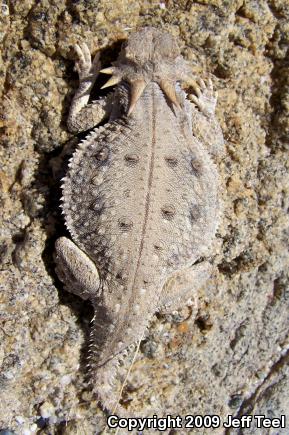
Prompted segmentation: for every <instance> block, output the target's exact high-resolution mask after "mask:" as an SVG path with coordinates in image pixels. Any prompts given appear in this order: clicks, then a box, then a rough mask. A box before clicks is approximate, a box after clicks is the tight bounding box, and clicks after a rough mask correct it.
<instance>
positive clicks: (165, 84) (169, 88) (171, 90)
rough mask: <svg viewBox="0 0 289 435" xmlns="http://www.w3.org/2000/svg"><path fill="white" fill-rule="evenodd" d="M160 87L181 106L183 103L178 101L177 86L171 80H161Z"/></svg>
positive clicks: (171, 99)
mask: <svg viewBox="0 0 289 435" xmlns="http://www.w3.org/2000/svg"><path fill="white" fill-rule="evenodd" d="M159 84H160V87H161V89H162V91H163V92H164V94H165V96H166V97H167V98H168V99H169V100H170V101H171V102H172V103H173V104H174V105H175V106H176V107H177V108H178V109H180V108H181V105H180V103H179V101H178V97H177V94H176V89H175V86H174V85H173V83H172V82H170V81H169V80H161V81H160V83H159Z"/></svg>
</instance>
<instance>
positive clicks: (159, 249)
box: [154, 241, 164, 252]
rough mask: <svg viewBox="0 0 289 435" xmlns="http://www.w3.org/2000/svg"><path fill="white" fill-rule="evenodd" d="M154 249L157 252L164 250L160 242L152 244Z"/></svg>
mask: <svg viewBox="0 0 289 435" xmlns="http://www.w3.org/2000/svg"><path fill="white" fill-rule="evenodd" d="M154 249H155V250H156V251H157V252H160V251H162V250H163V249H164V243H163V242H161V241H158V242H156V243H155V244H154Z"/></svg>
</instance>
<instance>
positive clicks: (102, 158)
mask: <svg viewBox="0 0 289 435" xmlns="http://www.w3.org/2000/svg"><path fill="white" fill-rule="evenodd" d="M108 156H109V150H108V148H107V147H103V148H100V149H99V150H98V151H97V152H96V154H95V155H94V157H95V158H96V160H97V161H98V162H99V163H102V164H103V163H105V162H106V161H107V159H108Z"/></svg>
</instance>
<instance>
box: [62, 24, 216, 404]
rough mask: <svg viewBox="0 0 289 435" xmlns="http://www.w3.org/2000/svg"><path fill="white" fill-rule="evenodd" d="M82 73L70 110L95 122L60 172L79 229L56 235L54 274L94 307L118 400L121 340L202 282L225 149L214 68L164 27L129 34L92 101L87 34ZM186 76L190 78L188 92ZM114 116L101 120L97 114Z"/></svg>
mask: <svg viewBox="0 0 289 435" xmlns="http://www.w3.org/2000/svg"><path fill="white" fill-rule="evenodd" d="M75 49H76V52H77V55H78V60H77V62H76V69H77V71H78V74H79V80H80V85H79V89H78V90H77V92H76V94H75V96H74V98H73V101H72V105H71V109H70V113H69V117H68V127H69V129H70V130H71V131H72V132H79V131H87V130H91V131H90V133H88V135H87V136H86V138H85V140H83V141H82V142H81V143H80V144H79V146H78V148H77V150H76V151H75V153H74V154H73V156H72V158H71V160H70V163H69V170H68V173H67V175H66V177H65V178H64V181H63V186H62V191H63V198H62V209H63V214H64V218H65V222H66V225H67V228H68V230H69V232H70V234H71V237H72V239H73V241H71V240H70V239H68V238H66V237H61V238H59V239H58V240H57V241H56V254H55V259H56V264H57V269H56V270H57V274H58V276H59V278H60V279H61V280H62V281H63V282H64V284H65V287H66V289H67V290H68V291H70V292H72V293H75V294H77V295H79V296H81V297H82V298H83V299H89V300H90V301H91V302H92V304H93V307H94V309H95V316H94V321H93V326H92V330H91V346H92V350H93V352H92V356H91V360H90V366H91V367H92V370H93V373H94V374H93V383H94V388H95V391H96V393H97V395H98V397H99V399H100V401H101V402H102V404H103V406H104V407H106V408H107V409H111V407H112V405H113V400H114V395H113V394H112V386H111V379H112V378H113V376H114V373H115V371H116V370H117V361H118V359H119V357H120V356H121V355H122V354H123V352H124V351H125V350H126V349H127V348H128V347H130V346H131V345H132V344H134V343H135V342H136V341H137V340H138V339H139V337H141V336H142V334H143V333H144V331H145V330H146V328H147V325H148V322H149V320H150V319H151V318H152V316H153V314H154V313H155V312H156V311H157V310H164V311H168V310H174V309H175V308H176V307H179V306H180V305H181V303H185V302H186V300H187V299H188V298H189V297H190V296H191V295H192V294H194V293H196V291H197V289H198V288H199V287H201V286H202V284H204V282H205V281H206V279H207V278H208V277H209V275H210V271H211V266H210V263H209V261H208V260H206V259H205V256H206V254H207V253H208V248H209V246H210V243H211V241H212V239H213V238H214V235H215V232H216V227H217V225H218V220H219V214H220V206H219V198H218V197H219V190H220V189H219V181H218V172H217V168H216V165H215V163H214V162H213V159H212V157H214V156H216V155H217V154H219V153H222V152H223V137H222V132H221V129H220V127H219V124H218V122H217V120H216V118H215V107H216V95H215V94H214V91H213V87H212V82H211V80H210V79H209V80H207V81H206V82H205V81H204V80H202V79H200V80H198V81H194V80H192V77H191V75H192V73H191V67H190V65H189V63H188V62H187V61H186V60H185V59H184V58H183V57H182V56H181V55H180V50H179V48H178V45H177V43H176V41H175V39H174V38H173V37H172V36H171V35H170V34H168V33H166V32H164V31H162V30H158V29H155V28H151V27H146V28H143V29H141V30H140V31H138V32H136V33H134V34H132V35H131V36H130V37H129V39H128V41H127V42H126V43H125V44H124V45H123V47H122V50H121V52H120V55H119V57H118V60H117V61H116V62H115V63H114V64H113V66H112V67H110V68H105V69H104V70H101V72H102V73H104V74H111V75H112V77H111V78H110V79H109V80H108V82H107V83H106V85H105V86H103V87H107V86H113V85H117V86H116V87H115V88H114V90H113V92H112V93H110V94H108V96H107V97H105V98H102V99H99V100H97V101H94V102H92V103H91V104H88V100H89V96H90V92H91V89H92V87H93V85H94V83H95V80H96V77H97V76H98V74H99V72H100V62H99V58H98V55H96V56H95V58H94V59H93V61H91V55H90V52H89V49H88V47H87V45H86V44H81V45H76V47H75ZM180 83H189V85H190V86H191V87H192V88H193V91H194V94H191V96H190V98H191V101H189V100H188V99H187V98H186V94H185V92H184V91H183V90H182V89H181V87H180ZM104 120H107V123H106V124H104V125H103V126H100V127H97V125H98V124H99V123H100V122H103V121H104Z"/></svg>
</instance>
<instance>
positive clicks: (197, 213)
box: [190, 204, 201, 222]
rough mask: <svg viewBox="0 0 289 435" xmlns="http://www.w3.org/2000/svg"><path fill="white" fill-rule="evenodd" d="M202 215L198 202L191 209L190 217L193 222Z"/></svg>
mask: <svg viewBox="0 0 289 435" xmlns="http://www.w3.org/2000/svg"><path fill="white" fill-rule="evenodd" d="M200 217H201V210H200V207H199V206H198V205H196V204H194V205H192V206H191V209H190V219H191V221H192V222H195V221H197V220H198V219H200Z"/></svg>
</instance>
